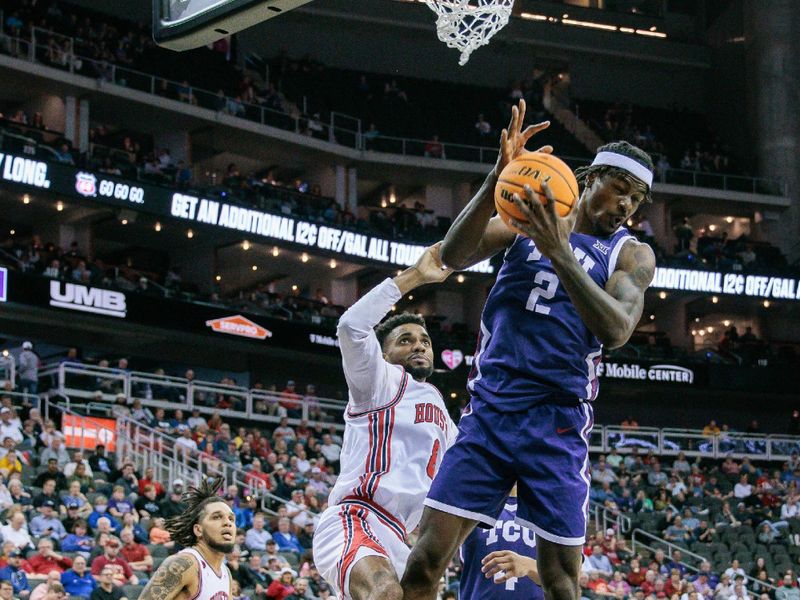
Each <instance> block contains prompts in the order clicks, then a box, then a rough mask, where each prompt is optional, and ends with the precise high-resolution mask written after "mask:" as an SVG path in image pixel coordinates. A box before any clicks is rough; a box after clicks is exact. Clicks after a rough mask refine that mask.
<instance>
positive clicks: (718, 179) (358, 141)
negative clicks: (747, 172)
mask: <svg viewBox="0 0 800 600" xmlns="http://www.w3.org/2000/svg"><path fill="white" fill-rule="evenodd" d="M47 36H58V37H59V39H70V40H71V41H70V43H69V45H68V46H69V49H68V51H66V50H65V51H64V52H65V53H66V54H67V56H66V58H65V59H64V60H55V61H54V60H52V57H51V54H52V49H51V47H50V45H49V44H41V43H40V41H41V39H42V38H44V37H47ZM64 45H65V46H66V44H64ZM74 46H75V44H74V40H72V39H71V38H67V37H66V36H64V35H62V34H59V33H55V32H49V31H47V30H44V29H40V28H34V29H33V30H32V32H31V37H30V39H26V38H17V37H12V36H8V35H5V34H0V48H3V50H4V51H5V53H6V54H11V55H12V56H14V57H16V58H20V59H23V60H29V61H34V62H42V63H44V64H47V65H49V66H51V67H53V68H59V69H62V70H66V71H69V72H70V73H74V74H78V75H85V76H90V77H93V78H94V79H96V80H98V81H99V82H100V84H101V85H102V84H105V83H110V84H115V85H119V86H122V87H125V88H128V89H133V90H138V91H140V92H145V93H148V94H152V95H157V96H161V97H168V98H170V97H172V96H177V97H178V100H177V101H181V102H184V103H186V104H189V105H192V106H198V107H200V108H205V109H208V110H211V111H213V112H215V113H224V114H228V115H230V116H233V117H237V118H241V119H245V120H247V121H251V122H255V123H259V124H261V125H266V126H270V127H276V128H278V129H283V130H287V131H293V132H294V133H298V134H300V133H303V134H306V135H309V136H310V137H312V138H316V139H319V140H322V141H325V142H330V143H334V144H337V145H340V146H344V147H348V148H352V149H354V150H359V151H365V152H381V153H390V154H401V155H403V156H416V157H426V156H427V157H429V158H431V159H432V160H435V159H438V158H441V159H445V158H446V159H448V160H459V161H467V162H476V163H481V164H494V162H495V161H496V159H497V152H498V149H497V148H496V147H485V146H473V145H469V144H454V143H450V142H436V143H437V144H438V145H440V147H441V155H439V153H438V151H437V152H436V154H435V155H433V154H432V153H431V152H429V144H431V143H432V140H419V139H413V138H403V137H392V136H385V135H381V134H380V133H379V134H377V135H374V136H370V134H369V132H367V131H366V130H365V128H364V126H363V122H362V120H361V119H360V118H358V117H354V116H351V115H345V114H343V113H339V112H331V114H330V119H329V121H327V122H322V121H319V120H317V119H315V118H314V117H312V116H309V115H305V114H302V113H301V111H300V110H299V108H298V107H296V106H294V105H291V104H288V103H287V105H286V106H284V108H285V110H276V109H274V108H269V107H267V106H264V105H262V104H251V103H247V102H244V101H234V100H233V99H232V98H230V97H227V96H224V95H222V96H220V95H219V94H218V93H215V92H210V91H208V90H203V89H200V88H196V87H194V86H184V85H183V84H182V83H181V82H178V81H173V80H170V79H165V78H163V77H157V76H155V75H151V74H148V73H143V72H141V71H137V70H134V69H129V68H126V67H122V66H120V65H117V64H115V63H111V62H108V61H98V60H95V59H92V58H89V57H85V56H81V55H79V54H76V53H75V51H74ZM45 59H46V60H45ZM561 158H563V159H564V160H566V161H567V162H568V163H569V164H570V166H573V167H574V166H580V165H585V164H588V163H589V162H590V161H589V160H588V159H585V158H575V157H568V156H562V157H561ZM660 181H661V183H669V184H676V185H689V186H694V187H701V188H703V187H705V188H714V189H721V190H726V191H740V192H750V193H759V194H768V195H783V196H785V195H787V183H786V182H785V181H782V180H779V179H770V178H762V177H747V176H743V175H723V174H715V173H704V172H696V171H684V170H681V169H669V170H668V171H666V173H665V174H664V175H663V176H662V177H661V179H660Z"/></svg>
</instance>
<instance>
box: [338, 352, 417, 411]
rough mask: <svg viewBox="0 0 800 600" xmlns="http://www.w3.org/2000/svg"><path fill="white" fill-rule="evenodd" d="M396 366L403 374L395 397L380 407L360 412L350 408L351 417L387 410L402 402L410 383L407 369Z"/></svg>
mask: <svg viewBox="0 0 800 600" xmlns="http://www.w3.org/2000/svg"><path fill="white" fill-rule="evenodd" d="M395 366H396V367H397V368H398V369H400V370H401V371H403V376H402V378H401V379H400V385H399V386H398V388H397V393H396V394H395V396H394V398H392V401H391V402H389V403H388V404H386V405H384V406H379V407H378V408H370V409H369V410H365V411H363V412H360V413H354V412H351V411H350V409H349V408H348V410H347V416H348V417H351V418H356V417H363V416H364V415H368V414H370V413H375V412H380V411H382V410H386V409H387V408H391V407H392V406H394V405H395V404H397V403H398V402H400V398H402V397H403V394H404V393H405V391H406V385H407V384H408V373H407V372H406V370H405V369H403V367H401V366H399V365H395Z"/></svg>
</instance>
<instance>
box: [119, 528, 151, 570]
mask: <svg viewBox="0 0 800 600" xmlns="http://www.w3.org/2000/svg"><path fill="white" fill-rule="evenodd" d="M119 535H120V539H121V540H122V548H121V549H120V555H121V556H122V558H124V559H125V560H126V561H128V564H129V565H130V567H131V569H133V570H134V571H142V572H144V573H149V572H150V571H152V569H153V557H152V556H151V555H150V551H149V550H148V549H147V546H145V545H144V544H139V543H137V542H136V540H134V538H133V530H132V529H129V528H124V529H123V530H122V531H121V532H120V534H119Z"/></svg>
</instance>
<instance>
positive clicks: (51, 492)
mask: <svg viewBox="0 0 800 600" xmlns="http://www.w3.org/2000/svg"><path fill="white" fill-rule="evenodd" d="M48 466H49V465H48ZM46 501H50V502H52V503H53V506H58V504H59V497H58V495H57V494H56V480H55V479H54V478H52V477H48V478H47V479H45V481H44V483H43V485H42V493H41V494H39V495H38V496H36V497H35V498H34V499H33V507H34V508H37V509H38V508H40V507H41V506H42V504H44V503H45V502H46Z"/></svg>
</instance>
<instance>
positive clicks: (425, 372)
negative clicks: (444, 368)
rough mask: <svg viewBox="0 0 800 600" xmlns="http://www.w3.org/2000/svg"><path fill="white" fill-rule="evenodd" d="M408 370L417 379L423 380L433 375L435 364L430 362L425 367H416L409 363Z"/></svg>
mask: <svg viewBox="0 0 800 600" xmlns="http://www.w3.org/2000/svg"><path fill="white" fill-rule="evenodd" d="M406 371H408V373H409V375H411V377H413V378H414V379H416V380H417V381H422V380H424V379H428V377H430V376H431V375H433V365H432V364H428V365H427V366H425V367H416V366H411V365H407V366H406Z"/></svg>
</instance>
